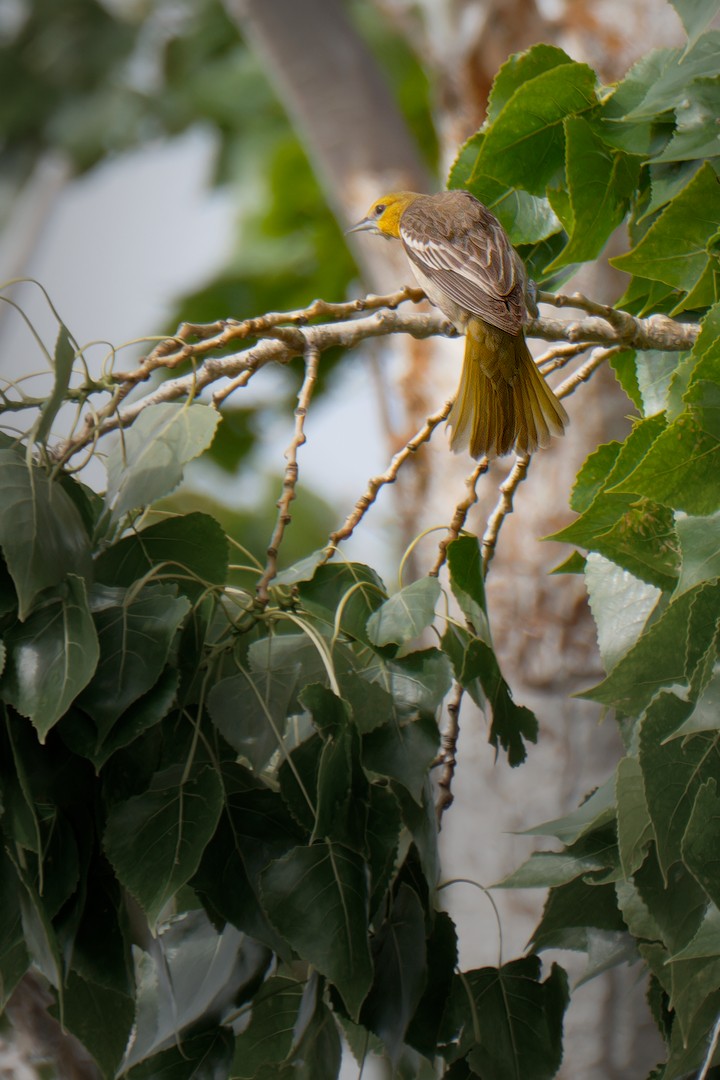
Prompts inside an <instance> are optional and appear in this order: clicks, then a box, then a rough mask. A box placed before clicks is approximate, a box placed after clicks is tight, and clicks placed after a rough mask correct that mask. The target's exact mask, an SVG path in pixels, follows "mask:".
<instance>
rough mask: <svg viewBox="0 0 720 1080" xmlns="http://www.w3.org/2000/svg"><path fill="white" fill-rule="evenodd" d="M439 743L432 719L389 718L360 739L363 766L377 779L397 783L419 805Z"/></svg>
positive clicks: (420, 716)
mask: <svg viewBox="0 0 720 1080" xmlns="http://www.w3.org/2000/svg"><path fill="white" fill-rule="evenodd" d="M439 743H440V733H439V731H438V727H437V724H436V722H435V720H434V718H433V717H432V716H429V715H427V714H426V713H424V714H420V715H419V716H417V717H416V718H415V719H411V720H402V719H400V718H399V717H397V716H393V718H392V719H391V720H390V721H389V722H388V723H387V724H383V726H382V727H379V728H376V729H375V730H374V731H371V732H370V733H369V734H368V735H365V736H364V737H363V741H362V761H363V765H364V766H365V768H366V769H368V770H369V771H370V772H372V773H375V774H376V775H378V776H389V777H392V779H393V780H397V781H399V783H401V784H402V785H403V787H405V788H406V789H407V790H408V791H409V792H410V794H411V795H412V797H413V799H415V801H416V802H417V803H418V804H420V802H421V800H422V792H423V787H424V784H425V778H426V776H427V774H428V770H429V769H430V766H431V764H432V762H433V761H434V760H435V755H436V754H437V748H438V745H439Z"/></svg>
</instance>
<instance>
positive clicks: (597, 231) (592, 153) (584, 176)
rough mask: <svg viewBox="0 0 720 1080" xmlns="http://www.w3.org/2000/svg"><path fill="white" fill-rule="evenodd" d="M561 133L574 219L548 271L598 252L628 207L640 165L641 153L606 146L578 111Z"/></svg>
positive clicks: (570, 117)
mask: <svg viewBox="0 0 720 1080" xmlns="http://www.w3.org/2000/svg"><path fill="white" fill-rule="evenodd" d="M565 138H566V148H565V154H566V170H567V185H568V192H569V195H570V205H571V208H572V221H573V225H572V232H571V235H570V239H569V240H568V243H567V246H566V247H565V248H564V249H563V251H562V252H561V253H560V255H559V256H558V257H557V258H556V259H555V260H554V261H553V262H552V263H551V264H550V266H548V268H547V270H548V272H549V273H552V272H553V271H555V270H557V269H559V268H560V267H562V266H570V265H572V264H573V263H580V262H588V261H590V260H591V259H595V258H597V256H598V255H599V254H600V252H601V251H602V249H603V248H604V247H605V244H606V243H607V241H608V239H609V237H610V234H611V233H612V232H613V231H614V230H615V229H616V228H617V226H618V225H619V224H620V223H621V221H622V220H623V218H624V217H625V214H626V213H627V210H628V207H629V205H630V199H631V197H632V196H633V195H634V193H635V190H636V187H637V182H638V176H639V173H640V165H641V158H639V157H636V156H631V155H629V154H626V153H624V152H623V151H622V150H614V149H612V148H611V147H609V146H608V144H607V143H606V142H605V141H604V139H603V138H601V137H600V135H599V134H598V133H597V130H596V129H595V128H594V127H593V126H592V125H591V124H589V123H588V122H587V120H585V119H584V118H583V117H582V116H569V117H567V118H566V120H565Z"/></svg>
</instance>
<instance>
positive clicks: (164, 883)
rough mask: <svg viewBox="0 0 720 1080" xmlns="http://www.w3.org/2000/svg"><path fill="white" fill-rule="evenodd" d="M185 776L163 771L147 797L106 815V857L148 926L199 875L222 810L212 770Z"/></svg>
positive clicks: (197, 769)
mask: <svg viewBox="0 0 720 1080" xmlns="http://www.w3.org/2000/svg"><path fill="white" fill-rule="evenodd" d="M183 772H184V771H183V768H182V766H179V765H178V766H175V765H173V766H170V767H168V768H166V769H163V770H162V771H161V772H158V773H156V774H155V775H154V777H153V780H152V783H151V785H150V788H149V789H148V790H147V791H146V792H144V793H143V794H141V795H135V796H134V797H133V798H131V799H128V800H127V801H125V802H121V803H118V804H116V805H115V806H113V807H112V808H111V810H110V812H109V814H108V820H107V827H106V829H105V836H104V846H105V851H106V854H107V856H108V858H109V860H110V862H111V863H112V865H113V867H114V868H115V872H116V874H117V876H118V879H119V880H120V881H121V882H122V884H123V885H124V886H125V887H126V888H127V889H128V890H129V891H130V892H131V893H132V894H133V896H135V898H136V899H137V900H138V901H139V902H140V904H141V906H142V908H143V910H144V911H145V912H146V914H147V916H148V919H149V921H150V923H151V924H152V925H155V924H156V922H157V920H158V918H159V916H160V913H161V912H162V910H163V908H164V907H165V905H166V904H167V902H168V901H169V900H170V899H172V897H173V896H174V895H175V893H176V892H177V891H178V889H179V888H180V887H181V886H182V885H184V884H185V883H186V882H187V881H189V879H190V878H191V877H192V875H193V874H194V873H195V871H196V870H197V868H198V866H199V864H200V860H201V858H202V854H203V851H204V850H205V847H206V845H207V843H208V841H209V840H210V838H211V836H212V835H213V833H214V832H215V827H216V825H217V823H218V818H219V817H220V812H221V810H222V787H221V784H220V781H219V779H218V777H217V775H216V773H215V771H214V769H211V768H210V767H209V766H207V765H201V764H196V765H194V766H192V768H191V769H189V770H188V775H187V776H184V775H183Z"/></svg>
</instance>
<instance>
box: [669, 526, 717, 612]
mask: <svg viewBox="0 0 720 1080" xmlns="http://www.w3.org/2000/svg"><path fill="white" fill-rule="evenodd" d="M675 528H676V530H677V535H678V540H679V541H680V553H681V559H682V563H681V569H680V580H679V581H678V583H677V591H678V592H679V593H681V592H685V591H686V590H687V589H691V588H692V587H693V585H698V584H699V583H700V582H702V581H710V580H712V579H713V578H716V577H720V511H719V512H717V513H715V514H711V515H710V516H708V517H685V516H684V515H682V516H679V517H678V520H677V523H676V525H675Z"/></svg>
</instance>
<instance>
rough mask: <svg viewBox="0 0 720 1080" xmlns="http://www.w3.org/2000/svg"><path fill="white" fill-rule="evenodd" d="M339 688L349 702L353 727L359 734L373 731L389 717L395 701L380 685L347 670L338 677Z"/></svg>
mask: <svg viewBox="0 0 720 1080" xmlns="http://www.w3.org/2000/svg"><path fill="white" fill-rule="evenodd" d="M340 688H341V690H342V693H343V698H344V699H345V701H347V702H349V704H350V707H351V709H352V717H353V721H354V723H355V727H356V728H357V729H358V731H359V732H360V734H361V735H366V734H367V733H368V732H370V731H374V730H375V728H377V727H380V725H381V724H385V723H387V722H388V721H389V720H390V719H391V717H392V715H393V712H394V708H395V703H394V701H393V699H392V695H391V694H389V693H388V692H387V690H383V688H382V686H379V685H378V684H377V683H372V682H368V681H367V679H363V678H361V677H360V676H359V675H355V674H353V673H352V672H348V674H347V675H343V677H342V678H341V679H340Z"/></svg>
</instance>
